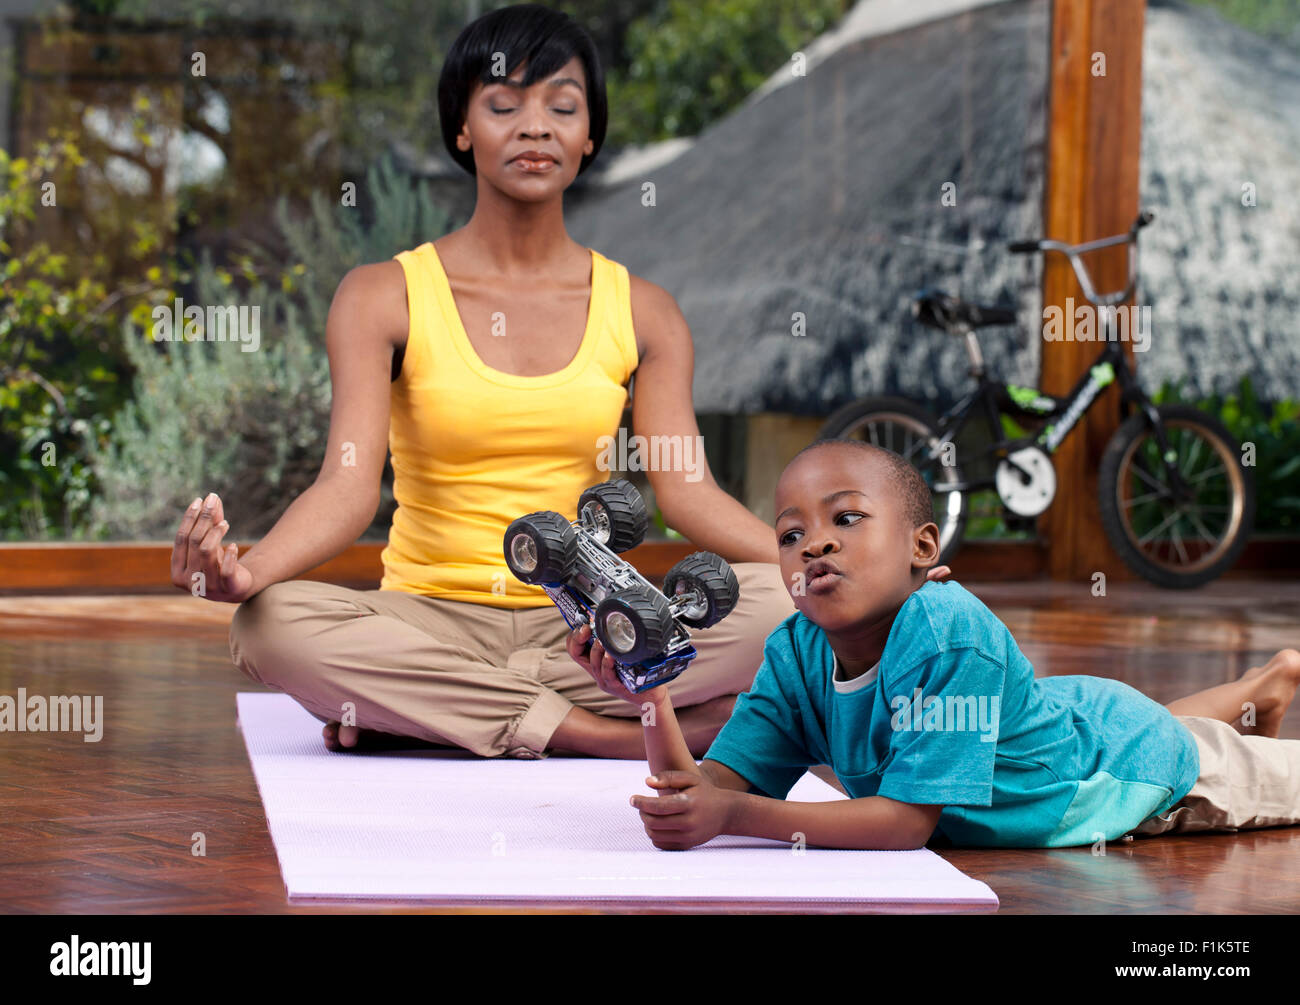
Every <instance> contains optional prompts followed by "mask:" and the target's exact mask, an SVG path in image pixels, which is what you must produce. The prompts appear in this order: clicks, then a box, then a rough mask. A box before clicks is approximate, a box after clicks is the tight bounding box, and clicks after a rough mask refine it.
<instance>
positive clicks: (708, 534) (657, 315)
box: [631, 276, 778, 563]
mask: <svg viewBox="0 0 1300 1005" xmlns="http://www.w3.org/2000/svg"><path fill="white" fill-rule="evenodd" d="M631 295H632V324H633V326H634V327H635V328H636V334H637V341H638V343H639V348H640V357H641V358H640V363H639V364H638V366H637V370H636V379H635V383H634V385H633V394H632V425H633V428H634V431H635V432H636V434H637V435H638V436H642V437H645V438H646V440H647V441H648V442H649V443H651V444H652V445H653V444H661V445H666V446H663V449H661V450H659V451H656V452H655V453H656V458H658V459H665V458H670V459H672V460H673V461H674V463H673V464H672V465H670V467H671V468H673V470H654V468H655V467H656V466H658V465H654V464H651V465H650V467H651V470H650V471H648V472H647V473H648V475H649V478H650V487H651V488H653V489H654V494H655V500H656V502H657V503H658V504H659V508H660V510H661V511H662V512H663V515H664V520H665V521H666V522H667V523H668V525H669V526H670V527H672V528H673V529H674V530H676V531H678V532H679V533H681V534H683V535H685V536H686V537H687V538H689V539H690V540H691V542H692V543H693V544H695V545H698V546H699V547H700V548H702V549H704V550H706V551H713V552H716V553H718V554H719V555H721V556H722V557H723V558H725V559H727V561H729V562H773V563H775V562H777V561H778V555H777V547H776V532H775V531H774V530H773V529H772V528H771V527H770V526H768V525H767V524H766V523H764V522H763V521H762V520H760V519H759V518H758V517H756V516H755V515H754V514H753V513H751V512H750V511H749V510H748V509H746V508H745V507H744V506H743V505H742V504H741V503H740V502H738V501H737V500H736V499H733V498H732V497H731V496H729V495H728V494H727V493H726V492H724V491H722V489H721V488H719V486H718V483H717V482H716V481H714V478H713V473H712V472H711V471H710V470H709V464H708V461H707V460H706V459H705V457H704V449H703V439H702V438H701V437H700V430H699V426H698V425H697V424H696V421H695V407H694V404H693V402H692V391H691V381H692V378H693V375H694V371H695V350H694V347H693V346H692V344H691V332H690V328H689V327H688V326H687V324H686V319H685V318H684V317H683V316H682V312H681V309H680V308H679V307H678V306H677V301H676V300H674V299H673V297H672V296H671V295H670V294H669V293H668V291H667V290H665V289H663V288H662V287H660V286H656V285H655V284H654V283H651V282H648V281H646V280H644V279H640V278H638V277H636V276H633V277H631ZM654 437H663V438H666V439H660V440H655V439H653V438H654ZM647 460H649V459H647Z"/></svg>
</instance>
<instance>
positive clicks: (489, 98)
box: [456, 56, 592, 202]
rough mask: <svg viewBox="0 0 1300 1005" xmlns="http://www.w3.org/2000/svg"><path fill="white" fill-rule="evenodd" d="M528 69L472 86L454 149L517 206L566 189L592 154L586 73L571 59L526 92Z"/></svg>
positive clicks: (556, 194) (576, 58) (542, 199)
mask: <svg viewBox="0 0 1300 1005" xmlns="http://www.w3.org/2000/svg"><path fill="white" fill-rule="evenodd" d="M525 69H526V64H521V65H520V66H519V67H517V68H516V69H515V71H514V72H513V73H511V74H510V75H509V76H508V77H501V78H499V79H498V80H494V81H493V82H492V83H489V84H476V85H475V88H474V91H473V92H472V93H471V95H470V100H469V107H468V109H467V110H466V113H465V124H464V125H463V126H462V127H461V131H460V135H459V136H458V137H457V138H456V144H457V146H458V147H460V149H462V150H472V151H473V153H474V166H475V168H476V169H477V171H478V177H479V178H480V179H481V180H482V181H484V182H487V183H488V184H491V185H493V186H495V187H496V188H498V189H500V190H501V191H502V192H504V193H505V194H506V195H508V196H510V197H511V198H513V199H518V200H519V201H521V202H543V201H545V200H548V199H552V198H555V197H556V196H558V195H559V194H560V193H562V192H563V191H564V190H565V189H566V188H568V186H569V185H570V183H572V181H573V179H574V178H576V177H577V176H578V168H579V166H580V165H581V163H582V158H583V156H584V155H585V154H589V153H591V151H592V142H591V139H590V138H589V137H588V135H587V134H588V129H589V123H590V118H589V116H588V112H587V94H586V75H585V73H584V71H583V68H582V60H580V59H579V58H578V57H577V56H574V57H573V58H572V59H570V60H569V61H568V62H567V63H565V64H564V66H562V67H560V69H558V70H556V71H555V72H554V73H552V74H549V75H548V76H546V77H543V78H542V79H540V80H537V81H534V82H533V83H532V84H531V85H530V86H529V87H526V88H525V87H522V86H520V84H519V81H520V80H522V79H523V75H524V70H525ZM527 155H532V156H527Z"/></svg>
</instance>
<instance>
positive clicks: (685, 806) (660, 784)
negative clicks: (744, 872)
mask: <svg viewBox="0 0 1300 1005" xmlns="http://www.w3.org/2000/svg"><path fill="white" fill-rule="evenodd" d="M646 784H647V785H649V786H650V787H651V788H653V789H667V790H669V791H675V794H674V795H657V796H641V795H636V796H633V797H632V805H633V806H635V807H636V808H637V809H638V810H639V811H640V812H641V822H642V823H643V824H645V832H646V834H648V835H649V836H650V840H651V841H653V842H654V846H655V847H656V848H662V849H663V850H665V851H685V850H686V849H687V848H694V847H695V846H696V845H697V844H704V842H706V841H711V840H713V839H714V838H715V837H717V836H718V835H719V834H727V833H730V824H731V815H732V812H733V811H734V809H735V806H736V799H737V797H738V796H740V795H742V793H740V792H737V791H736V790H734V789H723V788H719V787H718V786H716V785H714V784H713V783H712V782H710V781H709V780H708V779H707V778H705V777H704V775H702V774H701V773H700V772H698V771H680V770H673V771H661V772H659V774H657V775H654V776H652V777H650V778H648V779H646Z"/></svg>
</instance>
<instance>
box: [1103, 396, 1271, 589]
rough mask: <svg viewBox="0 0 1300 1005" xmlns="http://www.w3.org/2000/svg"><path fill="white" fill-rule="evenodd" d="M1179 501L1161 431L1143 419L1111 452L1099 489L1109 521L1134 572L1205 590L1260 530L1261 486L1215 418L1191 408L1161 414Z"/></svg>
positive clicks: (1129, 426)
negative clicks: (1180, 484)
mask: <svg viewBox="0 0 1300 1005" xmlns="http://www.w3.org/2000/svg"><path fill="white" fill-rule="evenodd" d="M1156 411H1157V412H1158V413H1159V415H1160V424H1161V426H1163V427H1164V432H1165V437H1166V439H1167V441H1168V443H1169V449H1170V455H1169V459H1170V461H1171V463H1173V464H1174V465H1175V466H1176V467H1177V469H1178V471H1179V474H1180V475H1181V477H1182V479H1183V481H1184V483H1185V485H1186V490H1187V491H1186V493H1185V494H1184V495H1183V497H1182V498H1178V497H1177V496H1176V494H1175V492H1174V490H1173V488H1172V487H1171V486H1170V484H1169V481H1170V479H1169V472H1168V470H1167V469H1166V467H1165V463H1164V459H1163V458H1162V457H1161V455H1160V447H1159V444H1158V443H1157V442H1156V439H1155V435H1154V430H1153V428H1152V426H1151V424H1150V422H1149V421H1148V420H1147V417H1146V415H1145V414H1143V413H1142V412H1138V413H1137V414H1136V415H1134V416H1132V417H1131V418H1129V419H1128V420H1127V421H1126V422H1125V423H1124V424H1123V425H1121V426H1120V427H1119V429H1118V430H1117V431H1116V432H1115V435H1114V436H1112V437H1111V440H1110V442H1109V443H1108V444H1107V445H1106V452H1105V454H1103V455H1102V460H1101V471H1100V474H1099V477H1098V489H1099V492H1100V496H1101V498H1100V503H1101V522H1102V526H1103V527H1105V528H1106V536H1107V537H1109V538H1110V543H1111V545H1113V546H1114V548H1115V550H1116V551H1117V552H1118V553H1119V555H1120V557H1121V558H1122V559H1124V562H1125V564H1126V565H1128V567H1129V568H1130V569H1132V570H1133V571H1134V572H1136V573H1137V574H1138V575H1140V576H1142V577H1143V578H1144V579H1147V580H1149V581H1151V582H1152V583H1155V584H1156V585H1158V586H1167V587H1173V588H1186V587H1192V586H1200V585H1201V584H1203V583H1208V582H1209V581H1210V580H1212V579H1214V578H1216V577H1217V576H1219V575H1220V574H1221V573H1222V572H1223V571H1224V570H1225V569H1227V568H1228V567H1229V566H1231V565H1232V563H1233V562H1235V561H1236V560H1237V556H1238V555H1240V554H1241V549H1242V548H1244V547H1245V546H1246V538H1247V537H1248V536H1249V535H1250V531H1251V529H1252V528H1253V527H1254V525H1255V481H1254V477H1253V476H1252V474H1251V472H1250V470H1249V469H1247V468H1244V467H1242V464H1241V447H1240V445H1239V444H1238V443H1237V441H1236V440H1234V439H1233V437H1232V434H1231V433H1229V432H1228V431H1227V429H1225V428H1224V426H1223V424H1222V423H1221V422H1219V421H1218V420H1217V419H1215V418H1214V417H1212V416H1210V415H1207V414H1205V413H1204V412H1201V411H1199V410H1197V409H1195V408H1191V407H1188V406H1186V405H1162V406H1160V407H1159V408H1157V409H1156Z"/></svg>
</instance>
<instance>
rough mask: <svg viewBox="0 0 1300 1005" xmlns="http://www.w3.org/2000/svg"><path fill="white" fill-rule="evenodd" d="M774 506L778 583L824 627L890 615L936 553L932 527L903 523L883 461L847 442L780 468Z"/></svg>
mask: <svg viewBox="0 0 1300 1005" xmlns="http://www.w3.org/2000/svg"><path fill="white" fill-rule="evenodd" d="M776 511H777V520H776V536H777V547H778V549H779V551H780V556H781V574H782V576H783V577H784V578H785V584H786V589H787V590H789V591H790V593H791V597H792V599H793V600H794V605H795V607H797V608H798V609H799V610H800V611H802V612H803V613H804V614H805V615H806V616H807V617H808V618H809V620H811V621H812V622H813V623H814V624H816V625H818V626H819V627H821V628H822V629H824V630H825V631H827V632H828V633H831V634H840V633H852V632H853V631H854V630H855V629H863V628H868V627H870V626H871V625H872V624H874V623H876V622H878V621H879V620H880V619H881V618H883V617H887V616H890V615H892V614H893V613H894V612H895V611H897V609H898V608H899V607H901V606H902V604H903V602H904V601H905V600H906V599H907V597H908V596H909V595H910V594H911V593H912V591H913V590H914V589H916V587H917V586H919V585H920V584H921V583H922V582H924V578H925V571H926V569H928V568H929V567H930V566H931V565H933V564H934V563H935V561H936V560H937V559H938V555H939V541H938V528H937V527H936V526H935V525H934V524H932V523H927V524H925V525H923V526H921V527H913V526H911V521H910V520H909V519H907V516H906V512H907V507H906V505H905V503H904V500H903V499H902V497H901V493H900V491H899V489H898V487H897V485H896V484H895V482H894V476H893V473H892V472H891V471H890V469H889V466H888V462H887V461H885V460H884V459H882V458H880V457H874V456H872V455H871V454H869V453H868V452H866V451H864V450H859V449H857V448H854V447H843V446H827V447H823V448H821V449H819V450H815V451H812V452H811V453H808V454H805V455H803V456H802V457H800V458H799V459H798V460H797V461H795V462H794V463H793V464H791V465H790V466H789V467H788V468H786V470H785V472H784V473H783V474H782V475H781V478H780V480H779V481H778V482H777V487H776Z"/></svg>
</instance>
